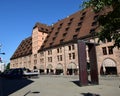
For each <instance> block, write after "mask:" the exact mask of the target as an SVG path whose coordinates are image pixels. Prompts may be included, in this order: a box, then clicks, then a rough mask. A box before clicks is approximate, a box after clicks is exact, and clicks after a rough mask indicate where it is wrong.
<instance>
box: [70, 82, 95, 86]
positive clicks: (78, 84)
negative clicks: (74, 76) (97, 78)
mask: <svg viewBox="0 0 120 96" xmlns="http://www.w3.org/2000/svg"><path fill="white" fill-rule="evenodd" d="M71 82H73V83H74V84H75V85H77V86H79V87H80V81H79V80H76V81H71ZM89 85H93V84H91V81H89V80H88V85H86V86H89Z"/></svg>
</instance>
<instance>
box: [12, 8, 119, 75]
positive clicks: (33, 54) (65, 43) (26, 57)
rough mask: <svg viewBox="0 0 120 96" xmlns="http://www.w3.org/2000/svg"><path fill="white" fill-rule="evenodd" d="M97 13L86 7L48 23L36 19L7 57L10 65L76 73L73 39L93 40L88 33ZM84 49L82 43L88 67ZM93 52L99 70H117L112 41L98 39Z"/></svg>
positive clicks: (115, 52)
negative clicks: (28, 33)
mask: <svg viewBox="0 0 120 96" xmlns="http://www.w3.org/2000/svg"><path fill="white" fill-rule="evenodd" d="M98 16H99V14H98V13H97V14H94V13H92V11H90V9H86V10H82V11H79V12H77V13H75V14H72V15H70V16H69V17H67V18H65V19H63V20H60V21H58V22H57V23H55V24H54V25H52V26H48V25H45V24H41V23H36V24H35V26H34V27H33V30H32V36H31V37H29V38H26V39H25V40H23V41H22V42H21V44H20V45H19V46H18V48H17V49H16V51H15V52H14V54H13V56H12V57H11V60H10V67H11V68H24V67H25V68H28V69H30V70H34V69H38V70H39V71H40V74H57V75H62V74H64V75H76V74H79V64H78V58H79V57H78V44H77V41H78V40H83V41H87V42H93V43H97V40H98V39H97V38H96V39H95V41H94V39H93V37H92V36H91V35H90V34H91V32H93V31H95V30H97V29H96V27H97V24H98V23H97V22H96V18H97V17H98ZM86 46H87V45H86ZM88 50H89V49H88V47H86V52H87V54H86V58H87V65H86V66H87V69H88V71H90V70H89V69H90V65H89V62H90V61H89V56H88ZM96 54H97V64H98V73H99V74H115V75H119V74H120V50H119V49H118V48H113V42H104V43H103V42H100V44H99V45H97V46H96Z"/></svg>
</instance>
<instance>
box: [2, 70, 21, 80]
mask: <svg viewBox="0 0 120 96" xmlns="http://www.w3.org/2000/svg"><path fill="white" fill-rule="evenodd" d="M0 76H1V77H5V78H22V77H23V69H22V68H16V69H9V70H6V71H4V72H3V73H1V75H0Z"/></svg>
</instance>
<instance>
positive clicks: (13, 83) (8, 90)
mask: <svg viewBox="0 0 120 96" xmlns="http://www.w3.org/2000/svg"><path fill="white" fill-rule="evenodd" d="M32 82H33V81H32V80H29V79H26V78H21V79H7V78H0V96H8V95H10V94H12V93H14V92H16V91H18V90H20V89H22V88H23V87H25V86H27V85H29V84H31V83H32Z"/></svg>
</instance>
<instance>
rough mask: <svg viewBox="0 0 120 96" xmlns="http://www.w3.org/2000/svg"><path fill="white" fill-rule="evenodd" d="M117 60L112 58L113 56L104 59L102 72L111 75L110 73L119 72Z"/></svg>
mask: <svg viewBox="0 0 120 96" xmlns="http://www.w3.org/2000/svg"><path fill="white" fill-rule="evenodd" d="M116 65H117V64H116V62H115V61H114V60H113V59H111V58H107V59H105V60H103V63H102V66H101V69H102V73H103V74H106V75H110V74H117V66H116Z"/></svg>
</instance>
